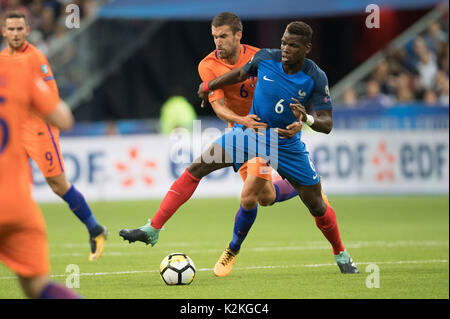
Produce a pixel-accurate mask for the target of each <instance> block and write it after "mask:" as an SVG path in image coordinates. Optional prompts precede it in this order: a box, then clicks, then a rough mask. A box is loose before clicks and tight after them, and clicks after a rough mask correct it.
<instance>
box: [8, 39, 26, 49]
mask: <svg viewBox="0 0 450 319" xmlns="http://www.w3.org/2000/svg"><path fill="white" fill-rule="evenodd" d="M24 43H25V40H19V41H10V42H9V46H10V47H11V48H12V49H14V50H19V49H20V48H21V47H22V46H23V44H24Z"/></svg>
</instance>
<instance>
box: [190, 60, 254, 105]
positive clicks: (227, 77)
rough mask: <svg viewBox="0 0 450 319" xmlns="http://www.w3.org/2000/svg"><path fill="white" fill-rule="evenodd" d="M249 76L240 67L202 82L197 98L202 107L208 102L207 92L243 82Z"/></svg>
mask: <svg viewBox="0 0 450 319" xmlns="http://www.w3.org/2000/svg"><path fill="white" fill-rule="evenodd" d="M249 76H250V75H249V74H248V73H247V72H246V71H245V70H244V67H241V68H237V69H234V70H231V71H230V72H227V73H225V74H222V75H221V76H219V77H217V78H215V79H214V80H211V81H209V82H207V81H206V82H202V83H201V84H200V86H199V88H198V91H197V94H198V97H199V98H201V99H202V105H204V104H205V102H207V101H208V93H209V92H211V91H214V90H217V89H220V88H222V87H224V86H226V85H231V84H236V83H239V82H242V81H245V80H247V79H248V77H249Z"/></svg>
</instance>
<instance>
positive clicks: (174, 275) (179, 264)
mask: <svg viewBox="0 0 450 319" xmlns="http://www.w3.org/2000/svg"><path fill="white" fill-rule="evenodd" d="M195 272H196V269H195V265H194V262H193V261H192V259H191V258H189V257H188V256H187V255H186V254H183V253H172V254H170V255H167V256H166V257H164V259H163V260H162V262H161V265H160V266H159V273H160V275H161V278H162V279H163V281H164V282H165V283H166V284H167V285H169V286H174V285H189V284H190V283H191V282H192V281H194V277H195Z"/></svg>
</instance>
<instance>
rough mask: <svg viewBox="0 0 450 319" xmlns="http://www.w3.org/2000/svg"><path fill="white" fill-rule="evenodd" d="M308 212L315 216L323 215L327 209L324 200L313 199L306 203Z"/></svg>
mask: <svg viewBox="0 0 450 319" xmlns="http://www.w3.org/2000/svg"><path fill="white" fill-rule="evenodd" d="M308 209H309V212H310V213H311V215H313V216H315V217H320V216H323V215H324V214H325V212H326V210H327V205H326V204H325V202H324V201H323V200H322V199H321V200H317V201H314V203H311V204H310V205H308Z"/></svg>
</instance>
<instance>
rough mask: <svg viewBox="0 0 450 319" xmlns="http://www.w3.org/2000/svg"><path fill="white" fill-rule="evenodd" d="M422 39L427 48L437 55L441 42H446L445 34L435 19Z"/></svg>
mask: <svg viewBox="0 0 450 319" xmlns="http://www.w3.org/2000/svg"><path fill="white" fill-rule="evenodd" d="M424 41H425V44H426V46H427V48H428V49H429V50H431V51H432V52H433V53H434V54H436V55H437V53H438V52H439V50H440V48H441V44H442V43H444V42H447V35H446V34H445V32H443V31H442V30H441V26H440V24H439V23H438V22H437V21H435V22H433V23H431V24H430V26H429V27H428V29H427V33H426V34H425V35H424Z"/></svg>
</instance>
